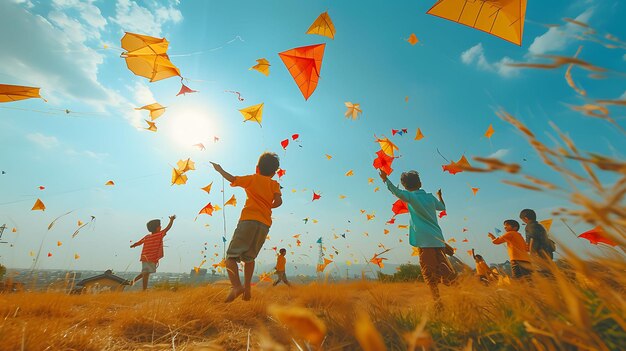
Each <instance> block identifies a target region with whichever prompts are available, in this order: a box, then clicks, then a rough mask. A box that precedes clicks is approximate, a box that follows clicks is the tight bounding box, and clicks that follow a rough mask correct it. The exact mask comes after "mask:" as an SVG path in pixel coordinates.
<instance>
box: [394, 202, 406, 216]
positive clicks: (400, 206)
mask: <svg viewBox="0 0 626 351" xmlns="http://www.w3.org/2000/svg"><path fill="white" fill-rule="evenodd" d="M391 211H393V215H394V217H395V216H397V215H399V214H403V213H409V207H408V206H407V204H406V202H404V201H402V200H398V201H396V202H394V203H393V205H392V206H391Z"/></svg>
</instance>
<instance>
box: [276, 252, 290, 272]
mask: <svg viewBox="0 0 626 351" xmlns="http://www.w3.org/2000/svg"><path fill="white" fill-rule="evenodd" d="M286 263H287V259H286V258H285V256H283V255H278V258H277V259H276V270H277V271H280V272H284V271H285V264H286Z"/></svg>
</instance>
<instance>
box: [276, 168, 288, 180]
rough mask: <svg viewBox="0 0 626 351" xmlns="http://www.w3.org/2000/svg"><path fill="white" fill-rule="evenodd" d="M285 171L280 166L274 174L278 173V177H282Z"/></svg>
mask: <svg viewBox="0 0 626 351" xmlns="http://www.w3.org/2000/svg"><path fill="white" fill-rule="evenodd" d="M285 173H286V171H285V170H284V169H282V168H279V169H278V170H277V171H276V174H277V175H278V178H282V177H283V176H284V175H285Z"/></svg>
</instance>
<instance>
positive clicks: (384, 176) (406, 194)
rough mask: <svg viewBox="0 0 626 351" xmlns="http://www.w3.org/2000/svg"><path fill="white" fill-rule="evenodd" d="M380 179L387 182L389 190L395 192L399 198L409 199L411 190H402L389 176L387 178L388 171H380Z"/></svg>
mask: <svg viewBox="0 0 626 351" xmlns="http://www.w3.org/2000/svg"><path fill="white" fill-rule="evenodd" d="M380 179H382V180H383V182H385V185H387V189H389V191H390V192H391V193H392V194H394V195H395V196H396V197H397V198H399V199H400V200H402V201H408V199H409V192H408V191H405V190H400V189H398V187H397V186H395V185H393V183H392V182H391V181H390V180H389V178H387V173H385V172H383V171H382V170H381V171H380Z"/></svg>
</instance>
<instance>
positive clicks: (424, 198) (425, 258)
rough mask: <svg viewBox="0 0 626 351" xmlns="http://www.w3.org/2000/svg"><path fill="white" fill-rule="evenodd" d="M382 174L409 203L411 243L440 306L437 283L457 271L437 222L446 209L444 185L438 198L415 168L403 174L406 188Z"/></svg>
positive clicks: (392, 189)
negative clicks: (400, 187) (424, 183)
mask: <svg viewBox="0 0 626 351" xmlns="http://www.w3.org/2000/svg"><path fill="white" fill-rule="evenodd" d="M380 178H381V179H382V180H383V181H384V182H385V184H386V185H387V189H389V191H390V192H391V193H392V194H393V195H395V196H396V197H398V198H399V199H400V200H402V201H404V202H406V203H407V205H408V206H407V207H408V208H409V213H410V214H411V219H410V231H409V243H410V244H411V246H414V247H417V248H418V254H419V262H420V267H421V270H422V276H423V277H424V281H425V282H426V284H428V287H429V288H430V292H431V293H432V296H433V299H434V300H435V303H436V307H437V309H441V307H442V305H441V301H440V298H439V288H438V287H437V284H438V283H439V282H440V281H443V283H444V284H446V285H450V284H451V283H453V282H454V281H455V279H456V272H455V270H454V268H453V267H452V264H450V261H449V260H448V257H447V256H446V253H445V247H446V245H445V240H444V238H443V233H442V232H441V228H440V227H439V224H438V222H437V211H443V210H445V209H446V205H445V203H444V201H443V197H442V195H441V189H439V191H438V192H437V197H438V198H439V199H436V198H435V197H434V196H433V194H431V193H427V192H425V191H424V190H423V189H421V187H422V182H421V180H420V177H419V174H418V173H417V172H416V171H409V172H404V173H402V175H401V176H400V182H401V183H402V186H403V187H404V188H405V189H406V190H400V189H398V187H396V186H395V185H394V184H393V183H392V182H391V181H390V180H389V179H388V178H387V174H386V173H385V172H383V171H382V170H381V171H380Z"/></svg>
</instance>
